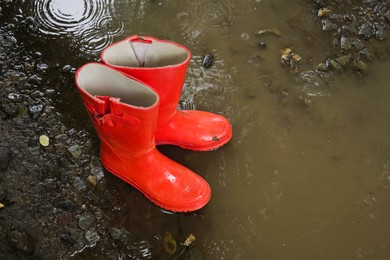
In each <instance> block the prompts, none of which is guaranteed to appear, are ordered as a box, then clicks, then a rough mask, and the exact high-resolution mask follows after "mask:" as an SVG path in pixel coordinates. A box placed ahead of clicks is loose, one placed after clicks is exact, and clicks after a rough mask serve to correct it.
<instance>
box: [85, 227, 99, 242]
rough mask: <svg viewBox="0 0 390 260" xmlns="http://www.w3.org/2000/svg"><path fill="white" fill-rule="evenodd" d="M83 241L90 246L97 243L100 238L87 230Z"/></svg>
mask: <svg viewBox="0 0 390 260" xmlns="http://www.w3.org/2000/svg"><path fill="white" fill-rule="evenodd" d="M85 239H86V240H87V241H88V243H90V244H92V243H96V242H97V241H99V240H100V236H99V235H98V233H96V232H95V231H93V230H87V231H86V232H85Z"/></svg>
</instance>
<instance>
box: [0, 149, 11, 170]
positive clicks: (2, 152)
mask: <svg viewBox="0 0 390 260" xmlns="http://www.w3.org/2000/svg"><path fill="white" fill-rule="evenodd" d="M10 159H11V152H10V150H9V148H7V147H1V146H0V171H1V172H4V171H5V170H7V168H8V164H9V161H10Z"/></svg>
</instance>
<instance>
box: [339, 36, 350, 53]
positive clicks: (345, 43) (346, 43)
mask: <svg viewBox="0 0 390 260" xmlns="http://www.w3.org/2000/svg"><path fill="white" fill-rule="evenodd" d="M340 47H341V49H343V50H346V51H347V50H350V49H351V48H352V44H351V39H350V38H348V37H344V36H342V37H341V39H340Z"/></svg>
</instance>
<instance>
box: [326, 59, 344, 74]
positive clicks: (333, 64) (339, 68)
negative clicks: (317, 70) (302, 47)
mask: <svg viewBox="0 0 390 260" xmlns="http://www.w3.org/2000/svg"><path fill="white" fill-rule="evenodd" d="M327 62H328V63H329V65H330V66H331V67H332V68H333V69H334V70H336V71H342V70H343V67H342V66H341V65H340V64H339V63H338V62H336V61H335V60H328V61H327Z"/></svg>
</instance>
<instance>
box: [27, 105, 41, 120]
mask: <svg viewBox="0 0 390 260" xmlns="http://www.w3.org/2000/svg"><path fill="white" fill-rule="evenodd" d="M43 108H44V106H43V105H42V104H38V105H31V106H28V107H27V111H28V113H29V114H30V116H31V117H32V118H33V119H37V118H38V117H39V116H40V115H41V113H42V111H43Z"/></svg>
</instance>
